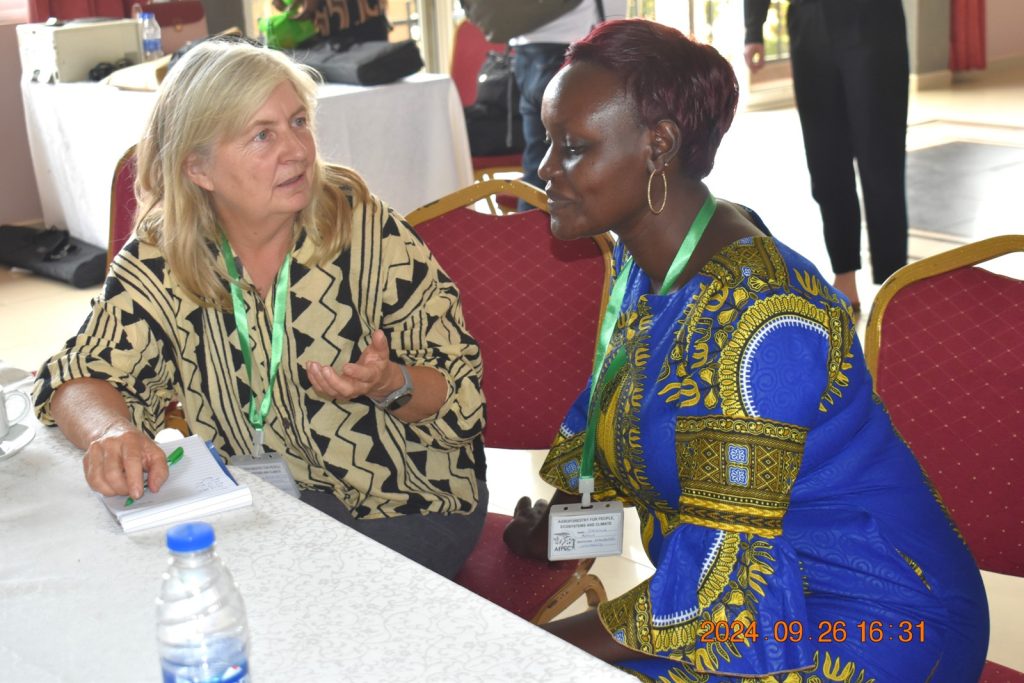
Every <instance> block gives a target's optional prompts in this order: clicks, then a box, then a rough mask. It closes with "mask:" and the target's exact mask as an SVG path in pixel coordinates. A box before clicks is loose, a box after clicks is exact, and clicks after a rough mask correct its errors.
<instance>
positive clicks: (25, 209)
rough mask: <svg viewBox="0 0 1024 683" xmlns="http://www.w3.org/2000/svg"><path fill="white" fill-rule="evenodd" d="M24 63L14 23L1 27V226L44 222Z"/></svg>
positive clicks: (1, 25)
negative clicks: (30, 137)
mask: <svg viewBox="0 0 1024 683" xmlns="http://www.w3.org/2000/svg"><path fill="white" fill-rule="evenodd" d="M20 80H21V61H20V60H19V59H18V38H17V35H16V34H15V31H14V24H0V130H2V131H3V132H4V138H3V139H4V142H3V145H4V150H3V154H2V155H0V159H2V161H0V223H8V224H9V223H25V222H35V221H41V220H42V216H43V210H42V207H41V206H40V204H39V192H38V191H37V190H36V181H35V176H34V175H33V173H32V157H31V155H30V154H29V149H28V133H27V132H26V130H25V112H24V110H23V108H22V104H21V88H20V86H19V81H20Z"/></svg>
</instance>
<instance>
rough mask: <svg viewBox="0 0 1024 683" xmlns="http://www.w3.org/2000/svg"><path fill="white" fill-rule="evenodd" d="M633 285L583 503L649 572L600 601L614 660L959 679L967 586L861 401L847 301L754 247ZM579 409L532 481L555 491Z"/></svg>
mask: <svg viewBox="0 0 1024 683" xmlns="http://www.w3.org/2000/svg"><path fill="white" fill-rule="evenodd" d="M619 249H620V251H619V252H618V253H617V260H618V262H620V263H621V259H622V253H621V246H620V247H619ZM650 291H651V283H650V280H649V279H648V277H647V276H646V275H645V274H644V273H643V271H641V270H640V269H639V268H632V269H631V272H630V274H629V282H628V285H627V293H626V295H625V300H624V302H623V307H622V311H621V314H620V316H619V319H618V322H617V325H616V329H615V332H614V334H613V337H612V342H611V349H610V351H609V353H608V358H611V357H612V356H613V355H614V351H615V350H616V349H617V348H618V347H620V346H625V348H626V353H627V359H628V361H627V363H625V364H624V366H623V368H622V370H621V371H620V372H619V374H618V376H617V377H614V378H612V379H611V381H609V382H606V383H605V384H604V385H603V389H602V394H601V395H600V396H598V401H599V406H600V417H599V423H598V434H597V448H596V451H597V453H596V458H595V460H596V462H595V479H596V481H595V485H596V493H595V498H597V499H612V498H614V499H618V500H621V501H623V502H625V503H628V504H632V505H635V506H636V509H637V512H638V513H639V517H640V522H641V528H642V534H643V541H644V545H645V547H646V550H647V553H648V555H649V557H650V559H651V562H652V564H653V565H654V567H655V572H654V574H653V576H652V577H651V578H650V579H649V580H647V581H645V582H644V583H642V584H640V585H639V586H636V587H635V588H633V589H632V590H630V591H628V592H627V593H625V594H624V595H622V596H620V597H617V598H614V599H612V600H609V601H608V602H606V603H604V604H602V605H601V606H600V607H599V613H600V617H601V621H602V622H603V623H604V625H605V627H606V628H607V629H608V631H609V632H610V633H611V634H612V636H613V637H614V638H616V639H617V640H618V641H619V642H620V643H622V644H623V645H625V646H626V647H629V648H631V649H633V650H636V651H637V652H638V653H643V654H645V655H650V656H651V658H639V659H637V660H630V661H628V662H620V665H621V666H623V668H625V669H627V670H629V671H631V672H632V673H634V674H636V675H637V676H638V677H639V678H641V679H644V680H658V681H673V682H680V681H730V682H733V683H735V682H736V681H778V682H779V683H796V682H798V681H801V682H802V681H820V682H822V683H823V682H825V681H842V682H846V683H867V682H869V681H875V682H877V683H917V682H921V681H935V682H936V683H968V682H970V683H973V682H974V681H977V679H978V675H979V673H980V671H981V667H982V665H983V662H984V656H985V652H986V648H987V643H988V609H987V603H986V599H985V593H984V588H983V586H982V583H981V578H980V574H979V572H978V569H977V567H976V565H975V563H974V561H973V559H972V558H971V556H970V553H969V552H968V550H967V548H966V547H965V546H964V544H963V542H962V540H961V538H960V537H959V535H958V533H957V531H956V529H955V528H954V527H953V525H952V523H951V522H950V520H949V518H948V516H947V514H946V513H945V511H944V510H943V509H942V507H941V503H940V502H939V501H938V500H937V497H936V495H935V493H934V491H933V489H932V488H931V487H930V486H929V484H928V482H927V480H926V478H925V476H924V474H923V473H922V471H921V469H920V467H919V466H918V464H917V462H916V461H915V459H914V457H913V455H911V453H910V451H909V450H908V449H907V447H906V445H905V444H904V443H903V441H902V440H901V439H900V437H899V436H898V435H897V434H896V432H895V430H894V429H893V427H892V424H891V422H890V420H889V417H888V415H887V414H886V412H885V410H884V408H883V407H882V405H881V404H880V403H879V401H878V399H877V397H876V396H875V395H874V394H873V392H872V383H871V377H870V375H869V374H868V372H867V369H866V367H865V365H864V358H863V354H862V353H861V350H860V346H859V343H858V341H857V339H856V335H855V331H854V326H853V323H852V321H851V319H850V315H849V312H848V309H847V304H846V301H845V299H842V298H841V295H839V294H837V293H836V292H835V290H833V289H832V288H831V287H830V286H828V285H827V284H826V283H825V281H824V280H823V279H822V277H821V276H820V274H819V273H818V272H817V270H815V268H814V266H813V265H811V264H810V263H809V262H808V261H807V260H806V259H804V258H803V257H801V256H799V255H798V254H796V253H795V252H793V251H792V250H790V249H788V248H787V247H785V246H784V245H782V244H780V243H779V242H777V241H776V240H774V239H772V238H769V237H763V238H761V237H759V238H746V239H743V240H740V241H738V242H736V243H733V244H731V245H729V246H728V247H726V248H725V249H723V250H722V251H721V252H719V253H718V255H717V256H716V257H715V258H713V259H712V260H711V261H710V262H708V263H707V264H706V265H705V266H704V268H703V269H702V270H701V272H700V274H699V275H697V276H696V277H694V278H693V279H692V280H691V281H690V282H688V283H687V284H686V285H685V286H684V287H682V288H681V289H679V290H677V291H676V292H673V293H670V294H667V295H664V296H659V295H656V294H651V293H650ZM588 401H589V388H588V389H587V390H586V391H584V393H583V395H581V396H580V398H579V399H578V400H577V402H576V403H575V405H574V406H573V408H572V409H571V411H570V413H569V415H568V416H567V417H566V419H565V421H564V423H563V425H562V428H561V430H560V433H559V435H558V438H557V439H556V442H555V445H554V446H553V448H552V450H551V452H550V455H549V456H548V459H547V460H546V462H545V464H544V467H543V470H542V475H543V476H544V478H545V479H546V480H547V481H549V482H550V483H552V484H554V485H555V486H556V487H558V488H560V489H562V490H565V491H568V492H572V493H575V492H576V486H577V479H576V475H577V474H578V471H579V459H580V454H581V451H582V444H583V437H584V431H585V424H586V415H585V412H586V406H587V403H588ZM654 657H657V658H660V659H656V658H654Z"/></svg>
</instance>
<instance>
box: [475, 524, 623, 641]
mask: <svg viewBox="0 0 1024 683" xmlns="http://www.w3.org/2000/svg"><path fill="white" fill-rule="evenodd" d="M511 520H512V518H511V517H509V516H508V515H498V514H494V513H489V514H488V515H487V519H486V521H485V522H484V531H483V533H482V534H481V535H480V542H479V543H477V546H476V548H474V549H473V553H472V555H470V557H469V560H467V561H466V564H465V565H463V567H462V570H461V571H460V572H459V575H458V576H456V577H455V581H456V582H457V583H458V584H459V585H460V586H463V587H465V588H468V589H469V590H471V591H473V592H474V593H476V594H477V595H482V596H483V597H485V598H487V599H488V600H490V601H491V602H493V603H495V604H496V605H498V606H500V607H504V608H505V609H507V610H508V611H509V612H512V613H513V614H515V615H517V616H520V617H522V618H523V619H527V620H532V619H533V618H534V617H535V616H536V615H538V614H540V613H542V612H543V611H544V609H545V608H546V607H549V606H553V605H555V604H557V603H559V602H560V601H561V600H562V599H563V596H562V594H561V589H562V586H563V585H564V584H565V582H566V581H567V580H568V579H571V578H573V576H574V575H577V576H576V578H577V579H581V580H582V579H584V578H589V579H590V580H591V581H593V582H595V583H596V584H597V585H600V584H599V582H598V580H597V577H595V576H587V571H588V570H589V569H590V567H591V565H592V564H593V563H594V561H593V560H592V559H590V560H585V561H583V562H578V561H576V560H566V561H563V562H538V561H536V560H529V559H526V558H523V557H520V556H519V555H516V554H515V553H511V552H509V550H508V547H506V546H505V543H504V541H502V538H501V536H502V533H503V532H504V530H505V526H506V525H507V524H508V523H509V522H510V521H511ZM603 590H604V589H603V588H602V589H601V591H602V593H603ZM577 596H578V593H577ZM575 597H576V596H573V598H574V599H575ZM570 602H571V601H570ZM594 604H597V601H596V600H595V601H593V602H592V605H594ZM559 611H561V610H559ZM544 621H547V620H546V619H545V620H544ZM536 623H543V622H542V621H541V622H536Z"/></svg>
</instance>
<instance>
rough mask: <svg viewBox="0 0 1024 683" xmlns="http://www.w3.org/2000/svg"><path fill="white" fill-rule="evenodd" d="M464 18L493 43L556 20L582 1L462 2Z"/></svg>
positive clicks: (486, 0)
mask: <svg viewBox="0 0 1024 683" xmlns="http://www.w3.org/2000/svg"><path fill="white" fill-rule="evenodd" d="M461 2H462V8H463V9H464V10H466V18H467V19H469V21H471V22H473V23H474V24H476V25H477V26H479V27H480V30H481V31H483V32H484V35H485V36H487V40H488V41H489V42H492V43H507V42H508V41H509V40H510V39H512V38H515V37H516V36H521V35H523V34H524V33H529V32H530V31H533V30H535V29H538V28H540V27H541V26H543V25H544V24H546V23H548V22H549V21H551V20H552V19H557V18H558V17H560V16H562V15H563V14H565V13H566V12H568V11H569V10H571V9H575V8H576V7H577V6H578V5H579V4H580V3H581V2H583V0H461Z"/></svg>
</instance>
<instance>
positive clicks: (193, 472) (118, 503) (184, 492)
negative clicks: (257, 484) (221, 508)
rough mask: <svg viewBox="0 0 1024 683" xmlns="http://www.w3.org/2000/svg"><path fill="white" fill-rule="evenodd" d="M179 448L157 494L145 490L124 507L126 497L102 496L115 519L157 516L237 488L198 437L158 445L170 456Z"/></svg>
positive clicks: (216, 458)
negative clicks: (179, 454)
mask: <svg viewBox="0 0 1024 683" xmlns="http://www.w3.org/2000/svg"><path fill="white" fill-rule="evenodd" d="M178 446H181V447H183V448H184V451H185V453H184V455H183V456H182V458H181V460H179V461H178V462H177V463H175V464H174V465H172V466H171V467H170V470H169V474H168V478H167V481H165V482H164V485H163V486H161V487H160V491H158V492H157V493H153V492H152V491H150V490H149V489H146V491H145V493H144V494H143V496H142V498H140V499H138V500H136V501H135V502H134V503H132V505H131V506H130V507H127V508H126V507H125V500H126V499H127V497H126V496H104V497H103V503H104V504H105V505H106V506H107V509H108V510H110V512H111V513H112V514H114V516H116V517H117V518H118V520H120V519H122V518H124V517H125V516H131V515H135V514H140V515H141V514H146V513H150V514H154V515H155V514H157V511H158V510H159V509H160V508H162V507H175V506H177V505H181V504H185V503H188V502H191V501H196V500H202V499H206V498H213V497H217V496H219V495H221V494H225V493H229V492H231V491H232V490H234V489H237V488H239V486H238V484H236V483H235V481H234V480H233V479H232V478H231V477H230V475H228V473H227V471H226V470H225V469H224V468H223V467H222V466H221V464H220V462H219V461H218V457H217V456H216V455H215V454H214V453H212V452H211V451H210V449H209V448H207V446H206V443H205V442H203V440H202V439H200V438H199V437H198V436H195V435H192V436H189V437H186V438H185V439H181V440H178V441H170V442H167V443H163V444H160V447H161V448H162V449H164V452H166V453H170V452H171V451H173V450H174V449H175V448H177V447H178Z"/></svg>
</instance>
